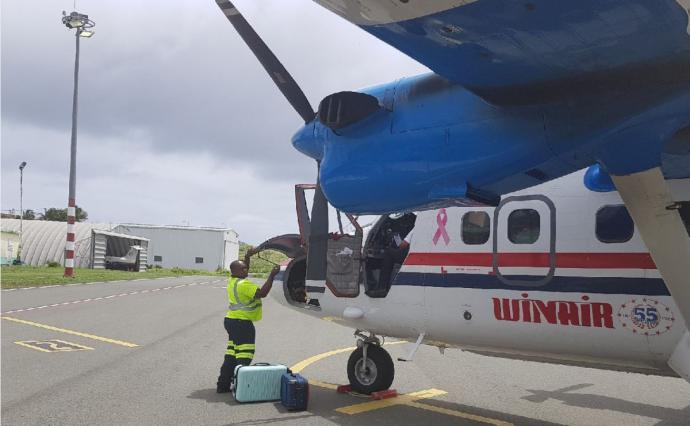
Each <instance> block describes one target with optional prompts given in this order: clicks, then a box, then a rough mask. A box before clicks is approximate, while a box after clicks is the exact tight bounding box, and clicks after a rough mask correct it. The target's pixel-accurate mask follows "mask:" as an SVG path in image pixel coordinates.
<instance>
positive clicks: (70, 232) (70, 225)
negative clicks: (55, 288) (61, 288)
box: [65, 198, 77, 278]
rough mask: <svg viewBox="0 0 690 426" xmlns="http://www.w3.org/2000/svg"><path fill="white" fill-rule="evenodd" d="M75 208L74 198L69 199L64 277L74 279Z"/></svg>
mask: <svg viewBox="0 0 690 426" xmlns="http://www.w3.org/2000/svg"><path fill="white" fill-rule="evenodd" d="M76 218H77V206H76V203H75V201H74V198H70V199H69V207H67V243H66V244H65V277H69V278H74V223H75V222H76Z"/></svg>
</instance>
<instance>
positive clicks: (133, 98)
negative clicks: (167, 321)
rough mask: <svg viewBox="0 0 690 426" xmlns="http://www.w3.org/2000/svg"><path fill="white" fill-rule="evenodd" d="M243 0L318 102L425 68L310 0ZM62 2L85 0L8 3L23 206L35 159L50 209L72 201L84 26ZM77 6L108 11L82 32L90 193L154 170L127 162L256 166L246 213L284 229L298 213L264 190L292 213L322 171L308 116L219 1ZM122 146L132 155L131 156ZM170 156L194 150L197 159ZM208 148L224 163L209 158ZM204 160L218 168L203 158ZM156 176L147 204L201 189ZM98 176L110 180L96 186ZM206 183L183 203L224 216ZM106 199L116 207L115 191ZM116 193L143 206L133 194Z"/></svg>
mask: <svg viewBox="0 0 690 426" xmlns="http://www.w3.org/2000/svg"><path fill="white" fill-rule="evenodd" d="M236 3H237V6H238V7H239V8H240V10H242V12H243V13H244V14H245V16H246V17H247V19H248V20H249V22H250V23H252V25H254V26H255V28H256V29H257V31H258V32H259V34H260V35H261V36H262V37H263V38H264V40H265V41H266V42H267V43H268V44H269V45H270V46H271V48H272V49H273V50H274V51H275V52H276V54H277V56H278V57H279V58H280V59H281V60H282V61H283V63H284V64H285V66H286V68H287V69H288V70H290V72H291V73H292V74H293V75H294V77H295V79H296V80H297V81H298V82H299V83H300V85H301V86H302V87H303V90H304V91H305V93H306V94H307V97H308V98H309V99H310V101H311V103H312V105H313V106H314V107H316V106H317V104H318V102H319V101H320V99H321V98H323V97H324V96H326V95H328V94H330V93H332V92H336V91H339V90H346V89H356V88H359V87H365V86H369V85H372V84H376V83H381V82H385V81H392V80H395V79H396V78H398V77H401V76H403V75H410V74H415V73H418V72H423V71H424V70H425V69H424V68H423V67H422V66H420V65H419V64H416V63H415V62H413V61H412V60H410V59H408V58H407V57H405V56H404V55H402V54H401V53H399V52H396V51H395V50H393V49H392V48H391V47H389V46H386V45H385V44H383V43H381V42H379V41H378V40H376V39H374V38H373V37H371V36H369V35H368V34H366V33H365V32H364V31H362V30H360V29H358V28H356V27H355V26H353V25H351V24H349V23H348V22H345V21H343V20H342V19H340V18H339V17H337V16H335V15H333V14H331V13H330V12H328V11H326V10H325V9H322V8H321V7H319V6H317V5H315V4H314V3H311V2H309V1H305V0H299V1H297V0H291V1H289V2H286V1H281V0H271V1H261V2H252V1H246V0H244V1H237V2H236ZM63 8H64V9H65V10H67V11H68V12H69V11H70V10H71V8H72V1H51V2H45V1H38V0H25V1H10V2H3V10H2V124H3V128H2V154H3V155H2V168H3V172H2V177H3V187H2V188H3V195H2V203H3V208H7V207H9V206H10V205H14V206H17V205H18V203H17V202H16V201H17V200H16V198H17V197H16V196H15V193H16V191H15V190H14V187H15V183H14V181H15V179H16V170H15V169H16V165H15V164H14V163H18V161H22V159H26V158H28V157H31V158H32V159H31V161H30V166H29V167H30V169H27V174H28V173H29V171H30V172H31V173H33V177H31V179H39V176H40V179H41V182H42V184H41V188H33V194H34V195H37V194H38V193H39V192H40V193H41V194H42V195H41V199H42V200H43V201H41V202H38V201H36V203H37V204H38V206H39V207H44V206H52V205H53V203H54V202H55V203H57V204H56V205H60V203H63V202H64V200H66V193H64V194H63V192H64V191H65V190H64V189H63V188H64V187H65V186H66V179H67V177H66V176H67V165H68V156H67V155H68V154H67V149H68V146H69V145H68V144H69V132H70V115H71V101H72V97H71V96H72V72H73V60H74V37H73V35H72V34H70V32H69V31H68V30H67V29H66V28H64V27H63V26H62V25H61V23H60V11H61V10H62V9H63ZM77 8H78V10H80V11H82V12H84V13H88V14H89V15H90V17H91V18H92V19H94V20H95V21H96V35H95V36H94V37H93V38H92V39H88V40H83V42H82V52H81V53H82V54H81V71H80V104H79V105H80V110H79V159H78V161H79V168H78V186H77V191H78V202H79V200H84V201H87V200H89V197H96V195H95V194H90V193H87V192H86V191H87V190H91V189H93V190H95V191H96V192H97V193H99V194H102V193H103V190H101V191H99V190H98V185H101V188H107V189H106V190H113V188H115V189H114V190H117V187H118V183H117V182H126V185H128V186H130V187H133V186H134V185H136V183H137V182H138V179H141V176H139V175H137V173H143V172H142V171H141V170H139V171H137V170H133V169H132V168H127V167H123V166H122V162H139V163H140V164H142V165H144V166H150V167H161V168H163V169H165V170H168V172H169V173H170V174H173V173H176V174H183V173H187V174H199V175H202V176H205V177H206V179H207V182H208V183H207V184H202V185H201V186H202V187H206V186H211V187H215V186H214V184H213V183H214V182H215V180H216V179H218V176H223V178H224V179H229V180H232V177H231V176H232V172H233V171H234V170H243V173H246V175H245V176H244V178H243V179H245V180H244V181H243V185H245V189H246V190H248V191H250V192H252V195H251V197H250V198H249V199H250V200H251V202H250V203H244V204H243V209H245V210H244V211H242V214H244V215H245V216H242V217H246V216H247V215H249V216H254V217H257V218H262V219H260V220H259V219H257V220H255V222H256V223H264V220H268V221H270V220H274V222H273V225H272V226H273V227H274V228H278V227H279V225H281V222H285V220H284V219H275V218H277V216H271V214H270V213H269V212H268V211H267V210H269V208H268V206H265V205H264V204H263V202H262V201H260V200H259V198H260V195H261V194H264V195H265V196H266V197H272V198H273V200H274V203H273V204H272V205H273V206H274V207H273V208H275V209H280V210H281V211H282V212H286V211H287V212H289V213H290V214H292V212H293V205H292V201H291V197H292V190H291V186H292V184H294V183H297V182H309V181H313V180H314V176H315V166H314V164H313V162H312V161H311V160H310V159H307V158H306V157H304V156H302V155H301V154H299V153H297V152H296V151H295V150H294V149H293V148H292V146H291V145H290V138H291V137H292V135H293V134H294V132H295V131H296V130H298V129H299V127H300V126H301V120H300V118H299V116H298V115H297V114H296V113H295V112H294V111H293V110H292V109H291V107H290V106H289V104H288V103H287V102H286V101H285V100H284V99H283V98H282V95H281V94H280V93H279V92H278V90H277V89H276V88H275V87H274V85H273V82H272V81H271V80H270V79H269V77H268V76H267V75H266V73H265V71H264V70H263V68H261V66H260V65H259V64H258V62H257V61H256V59H255V58H254V57H253V56H252V54H251V52H250V51H249V50H248V48H247V47H246V46H245V45H244V44H243V43H242V41H241V40H240V39H239V37H238V36H237V34H236V33H235V32H234V30H233V28H232V27H231V26H230V24H229V23H228V22H227V20H226V19H225V17H224V16H223V15H222V13H220V11H219V10H218V8H217V6H216V5H215V2H214V1H213V0H207V1H202V2H198V1H193V2H191V1H190V2H180V1H178V2H170V1H166V2H163V1H149V2H134V1H96V0H89V1H86V0H80V1H78V3H77ZM27 23H30V25H29V26H28V25H27ZM28 27H30V28H28ZM27 28H28V29H30V31H27ZM113 146H115V147H116V148H112V147H113ZM99 147H100V148H99ZM117 147H119V148H117ZM118 149H119V150H120V151H124V150H128V151H131V152H130V154H132V155H131V156H120V157H118V156H117V155H115V154H117V153H118ZM121 153H123V154H124V152H121ZM169 155H172V156H173V157H174V156H178V157H179V158H185V159H186V160H187V162H188V164H187V166H186V167H185V166H184V165H182V166H180V165H179V164H178V163H176V162H175V161H174V160H173V157H169ZM202 158H211V159H213V160H214V162H215V163H213V165H212V166H209V163H206V162H204V161H201V160H200V159H202ZM147 162H148V163H147ZM149 163H150V164H149ZM202 166H204V167H210V168H208V169H202V170H197V169H195V167H202ZM175 168H178V169H175ZM179 168H181V169H182V170H179ZM39 172H40V173H39ZM27 179H29V178H28V177H27ZM145 179H148V181H147V182H146V184H145V185H142V188H145V189H146V190H145V191H144V192H143V194H142V196H143V195H146V197H144V198H143V202H144V203H145V204H146V205H147V206H153V207H149V208H147V210H148V211H151V212H153V211H158V208H157V205H156V204H155V203H165V200H175V201H179V198H178V197H177V195H176V194H177V193H178V192H179V191H178V190H179V189H180V188H186V189H185V190H188V189H189V187H188V185H186V184H185V183H184V180H182V181H175V182H176V185H177V186H178V187H174V186H173V185H170V184H166V183H165V181H166V178H165V176H158V175H156V176H148V175H147V176H146V177H145ZM170 179H171V178H170ZM172 180H174V179H172ZM57 182H64V186H63V184H62V183H60V184H57ZM92 182H95V183H97V184H94V185H93V187H91V186H89V185H90V183H92ZM121 185H122V184H120V186H121ZM231 185H232V182H228V186H231ZM275 188H282V189H281V191H277V190H275ZM285 188H287V189H285ZM137 190H138V189H137ZM189 190H190V191H191V189H189ZM227 191H228V194H231V193H233V190H232V189H228V190H227ZM282 191H287V192H286V193H287V195H285V196H283V192H282ZM199 192H200V193H204V194H205V196H206V197H209V199H208V200H204V199H197V198H196V197H197V196H196V195H195V194H192V193H190V194H189V195H188V199H194V203H191V202H190V203H188V204H184V205H181V204H175V209H177V210H179V211H180V212H182V211H186V209H187V206H188V205H195V206H197V205H198V206H200V208H201V209H203V210H204V211H205V213H200V212H197V213H194V214H193V216H195V217H206V218H207V219H204V220H206V221H207V223H206V224H209V225H212V224H214V223H213V222H212V221H213V220H218V218H219V217H220V216H222V214H216V213H212V212H213V211H215V210H216V209H218V208H219V207H218V206H221V205H224V204H223V203H224V202H225V200H226V198H227V197H225V196H224V195H223V194H222V190H221V189H217V190H216V192H213V193H211V194H207V193H205V192H204V191H199ZM27 196H28V195H27ZM100 196H101V195H99V197H100ZM286 197H287V198H286ZM218 199H222V200H223V202H222V203H221V202H217V200H218ZM48 200H50V202H49V201H48ZM280 200H282V201H280ZM286 200H287V201H286ZM93 202H94V203H97V204H98V205H99V206H100V205H104V206H107V204H108V199H107V198H93ZM139 202H140V203H141V202H142V201H139ZM112 203H115V202H114V201H113V202H112ZM117 203H124V204H125V205H127V204H128V203H129V204H134V202H133V201H131V199H130V200H128V199H127V198H118V201H117ZM251 203H255V205H254V206H251V205H250V204H251ZM281 203H287V205H286V204H281ZM80 204H83V205H84V206H85V208H87V210H89V211H90V212H91V211H94V214H95V212H96V211H97V210H94V208H93V206H88V205H86V204H85V203H80ZM27 205H29V206H31V203H27ZM98 208H99V209H100V207H98ZM195 208H197V207H195ZM135 211H136V209H133V208H129V209H113V208H111V209H110V211H108V208H107V207H104V208H103V210H102V212H101V213H98V214H97V215H96V216H93V218H94V219H96V218H97V217H103V218H104V220H114V221H117V220H122V219H118V218H117V217H115V216H116V215H117V214H122V215H129V214H132V213H131V212H135ZM116 212H119V213H116ZM139 213H141V212H139ZM160 214H162V215H163V216H162V217H158V219H159V220H156V218H157V217H156V216H155V215H153V214H151V215H149V216H150V217H151V219H150V220H151V221H154V222H156V223H158V222H160V221H162V220H163V218H166V217H168V216H166V215H164V214H163V213H160ZM180 214H182V213H180ZM190 215H192V214H191V213H190ZM127 217H137V216H136V215H134V214H132V216H127ZM264 217H266V219H264ZM270 217H274V219H270ZM291 219H292V218H291ZM142 220H143V219H142ZM170 220H179V219H175V218H172V217H171V218H170ZM224 221H225V220H224ZM178 223H179V222H178ZM247 223H250V222H247ZM257 226H258V225H257Z"/></svg>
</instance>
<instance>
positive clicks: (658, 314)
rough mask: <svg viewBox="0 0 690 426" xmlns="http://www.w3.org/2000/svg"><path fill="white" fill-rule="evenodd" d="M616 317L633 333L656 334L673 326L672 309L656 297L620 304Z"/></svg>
mask: <svg viewBox="0 0 690 426" xmlns="http://www.w3.org/2000/svg"><path fill="white" fill-rule="evenodd" d="M618 319H619V320H620V321H621V325H622V326H623V328H627V329H628V330H630V331H632V332H633V333H635V334H642V335H644V336H658V335H660V334H663V333H665V332H667V331H668V330H670V329H671V327H673V323H674V322H675V320H676V319H675V317H674V315H673V311H671V309H670V308H669V307H668V306H666V305H664V304H663V303H661V302H659V301H658V300H656V299H648V298H643V299H633V300H631V301H630V302H628V303H625V304H623V305H621V307H620V309H619V310H618Z"/></svg>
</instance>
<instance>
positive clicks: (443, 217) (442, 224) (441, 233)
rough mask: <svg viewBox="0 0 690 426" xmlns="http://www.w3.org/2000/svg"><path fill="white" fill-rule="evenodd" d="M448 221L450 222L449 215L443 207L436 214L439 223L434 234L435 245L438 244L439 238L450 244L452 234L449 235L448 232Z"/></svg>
mask: <svg viewBox="0 0 690 426" xmlns="http://www.w3.org/2000/svg"><path fill="white" fill-rule="evenodd" d="M446 223H448V215H447V214H446V209H441V210H439V211H438V214H437V215H436V224H437V225H438V229H437V230H436V233H435V234H434V238H433V242H434V245H436V244H438V240H439V238H443V242H444V243H445V244H446V245H448V243H449V242H450V236H448V232H446Z"/></svg>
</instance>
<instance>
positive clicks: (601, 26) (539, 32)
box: [361, 0, 690, 89]
mask: <svg viewBox="0 0 690 426" xmlns="http://www.w3.org/2000/svg"><path fill="white" fill-rule="evenodd" d="M361 28H362V29H364V30H365V31H367V32H369V33H371V34H373V35H374V36H376V37H378V38H379V39H381V40H383V41H384V42H386V43H388V44H390V45H391V46H394V47H395V48H397V49H398V50H400V51H402V52H404V53H406V54H408V55H409V56H411V57H412V58H414V59H416V60H417V61H419V62H421V63H422V64H424V65H426V66H428V67H429V68H431V69H432V70H433V71H434V72H436V73H438V74H440V75H442V76H444V77H446V78H448V79H450V80H452V81H455V82H458V83H460V84H462V85H463V86H465V87H468V88H471V89H472V88H473V89H487V88H497V87H508V86H530V85H533V84H539V83H543V82H547V81H558V80H563V79H569V78H577V77H579V76H582V75H586V74H588V73H597V72H605V71H609V70H614V69H619V68H625V67H627V66H636V65H638V64H643V63H664V62H669V61H674V60H679V59H681V58H690V36H689V35H688V12H687V11H685V10H684V9H683V7H682V6H681V5H680V4H679V2H678V1H677V0H579V1H568V2H565V1H553V0H531V1H529V2H516V1H508V0H479V1H477V2H474V3H471V4H467V5H462V6H459V7H456V8H453V9H450V10H446V11H443V12H439V13H435V14H432V15H428V16H422V17H419V18H415V19H410V20H407V21H402V22H394V23H390V24H382V25H363V26H361ZM679 72H680V70H679Z"/></svg>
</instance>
